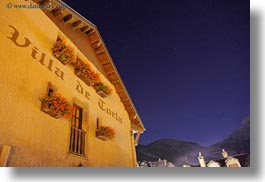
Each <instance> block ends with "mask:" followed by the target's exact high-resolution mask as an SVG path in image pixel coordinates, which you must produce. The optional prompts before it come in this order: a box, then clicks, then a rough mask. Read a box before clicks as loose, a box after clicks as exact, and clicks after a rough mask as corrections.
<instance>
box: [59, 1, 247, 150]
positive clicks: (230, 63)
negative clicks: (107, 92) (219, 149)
mask: <svg viewBox="0 0 265 182" xmlns="http://www.w3.org/2000/svg"><path fill="white" fill-rule="evenodd" d="M64 2H65V3H66V4H68V5H69V6H71V7H72V8H73V9H74V10H76V11H77V12H79V13H80V14H81V15H82V16H84V17H85V18H87V19H88V20H90V21H91V22H93V23H94V24H95V25H97V27H98V29H99V31H100V33H101V35H102V37H103V39H104V41H105V43H106V45H107V47H108V50H109V52H110V54H111V56H112V58H113V60H114V63H115V64H116V67H117V69H118V71H119V73H120V75H121V77H122V79H123V81H124V83H125V85H126V87H127V89H128V91H129V94H130V96H131V97H132V99H133V101H134V104H135V106H136V108H137V110H138V113H139V115H140V117H141V118H142V120H143V123H144V125H145V128H146V132H145V133H144V134H143V135H141V139H140V143H141V144H149V143H151V142H153V141H155V140H157V139H160V138H173V139H178V140H183V141H192V142H197V143H199V144H201V145H204V146H208V145H211V144H213V143H216V142H217V141H220V140H223V139H224V138H226V137H228V136H229V135H230V134H231V133H232V132H233V130H235V129H236V128H238V127H240V126H241V123H242V119H244V118H245V117H248V116H249V115H250V68H249V67H250V41H249V36H250V31H249V23H250V21H249V18H250V14H249V13H250V9H249V0H167V1H165V0H150V1H149V0H116V1H111V0H96V1H78V2H77V1H72V0H64Z"/></svg>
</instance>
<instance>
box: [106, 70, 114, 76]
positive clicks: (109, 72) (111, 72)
mask: <svg viewBox="0 0 265 182" xmlns="http://www.w3.org/2000/svg"><path fill="white" fill-rule="evenodd" d="M106 74H107V75H113V74H115V71H108V72H106Z"/></svg>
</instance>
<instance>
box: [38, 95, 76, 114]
mask: <svg viewBox="0 0 265 182" xmlns="http://www.w3.org/2000/svg"><path fill="white" fill-rule="evenodd" d="M40 100H41V103H42V104H43V105H45V107H46V109H48V112H49V113H50V114H51V115H54V116H57V117H60V116H62V117H65V118H67V119H68V118H70V117H71V116H72V111H73V107H72V105H71V104H70V103H69V102H68V101H67V100H66V98H64V97H62V96H61V95H60V94H52V95H45V96H42V97H41V98H40Z"/></svg>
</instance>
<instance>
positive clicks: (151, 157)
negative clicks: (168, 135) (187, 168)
mask: <svg viewBox="0 0 265 182" xmlns="http://www.w3.org/2000/svg"><path fill="white" fill-rule="evenodd" d="M222 149H225V150H226V151H227V152H228V154H229V155H235V154H240V153H248V154H250V119H249V118H247V119H245V120H243V123H242V126H241V127H240V128H238V129H236V130H235V131H234V132H233V133H232V134H231V135H230V136H228V137H227V138H226V139H224V140H222V141H220V142H217V143H216V144H214V145H211V146H209V147H204V146H201V145H199V144H197V143H193V142H188V141H180V140H176V139H159V140H156V141H154V142H152V143H150V144H148V145H138V146H137V147H136V153H137V160H138V161H156V160H158V159H159V158H161V159H166V160H168V161H170V162H172V163H173V164H174V165H175V166H176V167H181V166H182V165H183V164H185V163H188V164H191V165H198V160H197V156H198V153H199V152H201V153H202V154H203V156H204V158H205V160H206V161H209V160H212V159H219V158H222V154H221V151H222Z"/></svg>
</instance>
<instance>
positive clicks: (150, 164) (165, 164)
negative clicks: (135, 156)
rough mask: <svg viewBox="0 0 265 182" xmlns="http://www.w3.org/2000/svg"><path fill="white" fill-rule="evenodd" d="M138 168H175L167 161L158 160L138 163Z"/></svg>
mask: <svg viewBox="0 0 265 182" xmlns="http://www.w3.org/2000/svg"><path fill="white" fill-rule="evenodd" d="M139 167H175V165H174V164H172V163H171V162H169V161H167V160H166V159H163V160H161V159H160V158H159V159H158V161H142V162H139Z"/></svg>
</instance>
